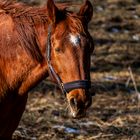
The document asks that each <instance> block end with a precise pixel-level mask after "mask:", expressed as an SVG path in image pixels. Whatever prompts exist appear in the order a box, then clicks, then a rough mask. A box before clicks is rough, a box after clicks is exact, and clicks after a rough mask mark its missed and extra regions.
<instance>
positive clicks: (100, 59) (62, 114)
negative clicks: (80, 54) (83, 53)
mask: <svg viewBox="0 0 140 140" xmlns="http://www.w3.org/2000/svg"><path fill="white" fill-rule="evenodd" d="M92 3H93V7H94V15H93V18H92V21H91V23H90V26H89V30H90V33H91V34H92V36H93V38H94V42H95V51H94V53H93V55H92V59H91V60H92V61H91V63H92V67H91V79H92V88H91V93H93V92H95V93H96V94H95V96H94V97H93V104H92V106H91V107H90V109H89V110H88V112H87V116H86V117H85V118H82V119H78V120H77V119H71V118H69V117H68V114H67V104H66V100H65V97H64V96H63V95H62V94H61V92H60V91H59V90H58V88H57V87H56V86H55V85H54V84H52V83H51V82H50V81H48V80H44V81H43V82H42V83H40V85H38V86H37V87H36V88H35V89H34V90H32V91H31V92H30V93H29V99H28V103H27V106H26V110H25V112H24V115H23V117H22V120H21V122H20V125H19V126H18V128H17V130H16V131H15V133H14V135H13V138H14V140H139V139H140V94H139V92H140V76H139V75H140V67H139V64H140V46H139V45H140V1H139V0H123V1H121V0H101V1H97V0H95V1H92ZM138 98H139V99H138Z"/></svg>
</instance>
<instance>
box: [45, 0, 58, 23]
mask: <svg viewBox="0 0 140 140" xmlns="http://www.w3.org/2000/svg"><path fill="white" fill-rule="evenodd" d="M47 11H48V19H49V21H50V22H51V23H52V24H55V23H56V19H57V18H56V16H57V12H58V8H57V7H56V5H55V3H54V0H48V1H47Z"/></svg>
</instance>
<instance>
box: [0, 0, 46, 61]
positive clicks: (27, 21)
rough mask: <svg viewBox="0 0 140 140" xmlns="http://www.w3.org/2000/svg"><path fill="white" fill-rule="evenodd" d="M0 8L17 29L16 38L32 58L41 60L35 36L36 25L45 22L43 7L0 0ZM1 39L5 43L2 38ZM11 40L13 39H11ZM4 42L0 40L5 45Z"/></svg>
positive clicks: (36, 33)
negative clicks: (0, 0)
mask: <svg viewBox="0 0 140 140" xmlns="http://www.w3.org/2000/svg"><path fill="white" fill-rule="evenodd" d="M0 10H2V11H3V15H6V16H7V15H9V16H10V17H11V18H12V20H13V23H14V27H15V29H16V31H17V36H16V38H18V41H19V42H20V45H21V46H22V47H23V48H24V49H25V50H26V52H27V53H28V54H29V55H30V56H31V57H32V58H34V59H35V60H37V61H39V62H41V61H42V59H43V56H42V54H41V51H40V49H39V46H40V44H39V40H38V38H37V37H38V32H37V30H36V25H38V24H42V25H44V24H45V23H46V22H47V15H46V14H45V13H44V9H43V8H37V7H30V6H28V5H26V4H23V3H19V2H18V3H17V2H15V1H13V0H2V2H0ZM1 14H2V13H1ZM3 41H4V42H5V43H6V41H5V40H4V39H3ZM11 41H12V40H11ZM13 41H15V40H14V39H13ZM4 42H2V44H3V46H5V45H6V44H5V43H4ZM10 44H12V42H11V43H10Z"/></svg>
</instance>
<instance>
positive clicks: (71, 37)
mask: <svg viewBox="0 0 140 140" xmlns="http://www.w3.org/2000/svg"><path fill="white" fill-rule="evenodd" d="M80 39H81V37H80V35H76V34H71V33H70V34H69V40H70V42H71V43H72V44H73V45H74V46H77V45H79V44H80Z"/></svg>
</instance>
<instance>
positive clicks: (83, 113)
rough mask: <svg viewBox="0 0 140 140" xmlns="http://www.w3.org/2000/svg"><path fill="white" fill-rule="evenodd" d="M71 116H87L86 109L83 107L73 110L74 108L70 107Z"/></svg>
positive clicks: (77, 117) (75, 117)
mask: <svg viewBox="0 0 140 140" xmlns="http://www.w3.org/2000/svg"><path fill="white" fill-rule="evenodd" d="M70 116H71V117H72V118H74V119H79V118H83V117H85V116H86V111H85V110H83V109H78V110H73V109H72V108H71V109H70Z"/></svg>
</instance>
